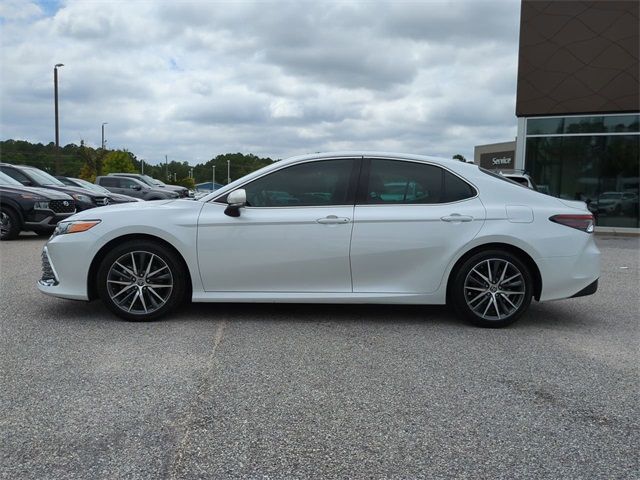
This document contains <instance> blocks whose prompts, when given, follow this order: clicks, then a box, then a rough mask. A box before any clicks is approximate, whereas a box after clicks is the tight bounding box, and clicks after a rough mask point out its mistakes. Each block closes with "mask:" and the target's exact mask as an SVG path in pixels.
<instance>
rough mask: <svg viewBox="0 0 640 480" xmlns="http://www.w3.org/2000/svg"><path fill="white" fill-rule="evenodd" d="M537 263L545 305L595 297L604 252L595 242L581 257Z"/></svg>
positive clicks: (550, 258)
mask: <svg viewBox="0 0 640 480" xmlns="http://www.w3.org/2000/svg"><path fill="white" fill-rule="evenodd" d="M536 263H537V265H538V268H539V269H540V276H541V278H542V292H541V295H540V301H541V302H544V301H548V300H559V299H562V298H572V297H578V296H584V295H591V294H592V293H594V292H595V291H596V289H597V286H598V279H599V278H600V250H598V247H596V244H595V242H594V241H593V240H590V241H589V242H588V243H587V244H586V245H584V247H583V248H582V251H581V252H580V253H579V254H578V255H572V256H570V257H547V258H539V259H537V260H536ZM583 292H584V293H583Z"/></svg>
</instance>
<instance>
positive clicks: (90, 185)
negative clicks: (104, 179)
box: [71, 178, 111, 193]
mask: <svg viewBox="0 0 640 480" xmlns="http://www.w3.org/2000/svg"><path fill="white" fill-rule="evenodd" d="M71 180H73V181H74V182H76V183H77V184H80V186H81V187H82V188H86V189H87V190H93V191H94V192H98V193H111V192H110V191H109V190H107V189H106V188H104V187H101V186H100V185H96V184H95V183H91V182H87V181H86V180H83V179H81V178H72V179H71Z"/></svg>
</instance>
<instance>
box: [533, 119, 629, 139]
mask: <svg viewBox="0 0 640 480" xmlns="http://www.w3.org/2000/svg"><path fill="white" fill-rule="evenodd" d="M623 132H640V115H610V116H596V117H593V116H589V117H555V118H529V119H528V120H527V135H558V134H572V133H623Z"/></svg>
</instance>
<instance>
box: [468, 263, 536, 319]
mask: <svg viewBox="0 0 640 480" xmlns="http://www.w3.org/2000/svg"><path fill="white" fill-rule="evenodd" d="M525 291H526V290H525V282H524V277H523V275H522V272H521V271H520V270H519V269H518V268H517V267H516V266H515V265H514V264H513V263H511V262H509V261H507V260H504V259H502V258H490V259H487V260H483V261H481V262H480V263H478V264H476V265H475V266H474V267H473V268H472V269H471V270H470V271H469V273H468V274H467V276H466V278H465V281H464V298H465V300H466V302H467V306H468V307H469V308H470V309H471V310H472V311H473V312H474V313H475V314H476V315H478V316H479V317H481V318H482V319H484V320H504V319H506V318H508V317H510V316H511V315H513V314H514V313H515V312H516V311H517V310H518V309H519V308H520V306H521V305H522V302H523V301H524V298H525Z"/></svg>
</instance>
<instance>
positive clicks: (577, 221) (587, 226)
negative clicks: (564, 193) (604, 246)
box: [549, 214, 595, 233]
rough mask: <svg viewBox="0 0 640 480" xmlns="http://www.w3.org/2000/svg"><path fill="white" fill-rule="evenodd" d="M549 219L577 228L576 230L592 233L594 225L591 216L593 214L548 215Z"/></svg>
mask: <svg viewBox="0 0 640 480" xmlns="http://www.w3.org/2000/svg"><path fill="white" fill-rule="evenodd" d="M549 220H551V221H552V222H555V223H559V224H560V225H566V226H567V227H571V228H577V229H578V230H582V231H583V232H586V233H593V228H594V226H595V220H594V218H593V215H591V214H585V215H554V216H553V217H550V218H549Z"/></svg>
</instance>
